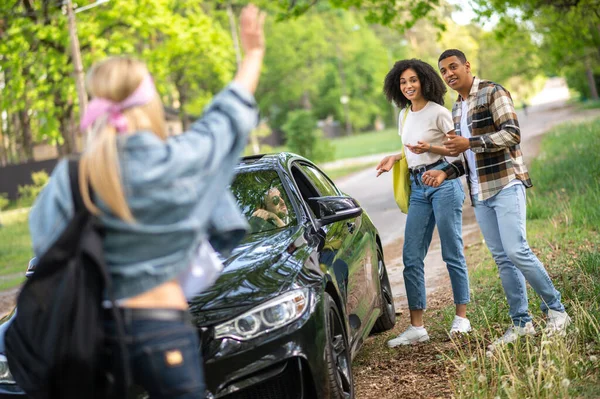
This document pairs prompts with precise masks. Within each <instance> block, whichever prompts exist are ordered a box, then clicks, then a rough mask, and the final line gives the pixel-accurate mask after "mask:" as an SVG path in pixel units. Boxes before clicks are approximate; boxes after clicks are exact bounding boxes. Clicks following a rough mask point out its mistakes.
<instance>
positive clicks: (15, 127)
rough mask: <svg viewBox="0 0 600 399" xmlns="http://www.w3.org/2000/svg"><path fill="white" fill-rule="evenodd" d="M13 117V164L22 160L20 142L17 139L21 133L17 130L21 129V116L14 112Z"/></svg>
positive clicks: (11, 158)
mask: <svg viewBox="0 0 600 399" xmlns="http://www.w3.org/2000/svg"><path fill="white" fill-rule="evenodd" d="M11 119H12V123H11V130H12V133H13V134H12V135H11V136H9V148H10V150H9V151H10V162H11V163H13V164H17V163H19V162H20V157H19V143H18V140H17V138H18V137H19V135H18V134H17V132H18V131H19V116H18V115H17V114H12V115H11Z"/></svg>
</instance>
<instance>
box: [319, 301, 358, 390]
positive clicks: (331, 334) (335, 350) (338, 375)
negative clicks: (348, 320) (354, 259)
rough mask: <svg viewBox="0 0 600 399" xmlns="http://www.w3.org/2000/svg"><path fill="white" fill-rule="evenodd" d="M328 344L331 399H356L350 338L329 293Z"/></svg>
mask: <svg viewBox="0 0 600 399" xmlns="http://www.w3.org/2000/svg"><path fill="white" fill-rule="evenodd" d="M324 300H325V328H326V329H327V331H326V333H327V343H326V345H325V361H326V363H327V381H328V383H329V397H330V398H331V399H354V379H353V377H352V361H351V358H350V348H349V345H348V336H347V335H346V331H345V329H344V322H343V320H342V317H341V316H340V312H339V310H338V308H337V306H336V304H335V302H334V300H333V298H332V297H331V295H329V294H328V293H326V292H325V293H324Z"/></svg>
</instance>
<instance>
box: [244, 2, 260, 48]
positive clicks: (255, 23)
mask: <svg viewBox="0 0 600 399" xmlns="http://www.w3.org/2000/svg"><path fill="white" fill-rule="evenodd" d="M265 16H266V14H265V13H264V12H262V11H260V9H259V8H258V7H256V6H255V5H254V4H249V5H247V6H246V7H244V8H243V9H242V14H241V16H240V40H241V42H242V49H243V50H244V53H245V54H248V53H251V52H253V51H264V50H265V34H264V29H263V25H264V23H265Z"/></svg>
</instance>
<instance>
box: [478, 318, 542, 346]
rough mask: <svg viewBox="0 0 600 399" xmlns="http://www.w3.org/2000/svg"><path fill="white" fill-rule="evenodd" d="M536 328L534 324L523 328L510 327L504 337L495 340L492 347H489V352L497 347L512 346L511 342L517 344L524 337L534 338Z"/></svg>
mask: <svg viewBox="0 0 600 399" xmlns="http://www.w3.org/2000/svg"><path fill="white" fill-rule="evenodd" d="M534 335H535V328H534V327H533V323H532V322H528V323H526V324H525V326H523V327H518V326H511V327H508V329H507V330H506V332H505V333H504V335H503V336H501V337H500V338H498V339H497V340H495V341H494V342H493V343H492V344H491V345H489V346H488V349H489V350H491V351H492V350H494V349H495V348H496V347H497V346H500V345H505V344H510V343H511V342H515V341H516V340H517V338H519V337H523V336H534Z"/></svg>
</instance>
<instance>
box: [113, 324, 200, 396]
mask: <svg viewBox="0 0 600 399" xmlns="http://www.w3.org/2000/svg"><path fill="white" fill-rule="evenodd" d="M105 330H106V334H107V344H106V349H107V353H108V359H107V360H106V361H107V365H108V367H109V368H110V369H111V371H112V372H113V374H114V377H115V389H114V392H117V393H118V392H123V383H124V370H123V362H122V361H121V357H120V347H119V343H118V334H117V332H116V331H117V329H116V325H115V323H114V322H113V321H112V320H107V321H105ZM125 341H126V347H127V351H128V356H129V368H130V371H131V377H132V379H133V381H132V382H133V383H135V384H136V385H139V386H141V387H142V388H144V389H145V390H146V392H148V394H149V396H150V399H199V398H204V397H205V384H204V373H203V369H202V359H201V356H200V345H199V340H198V332H197V330H196V328H194V327H192V326H191V324H189V323H186V322H183V321H160V320H129V321H128V320H125Z"/></svg>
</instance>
